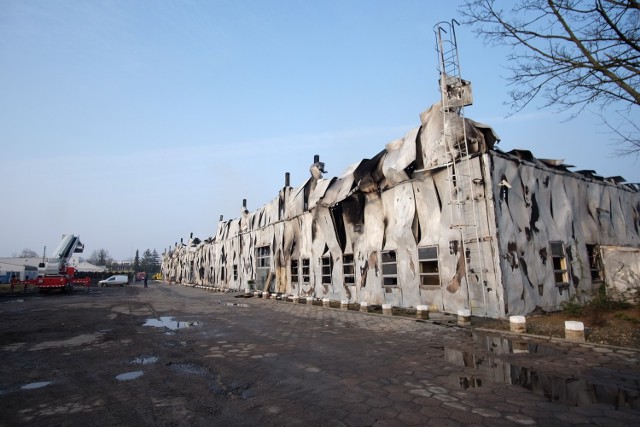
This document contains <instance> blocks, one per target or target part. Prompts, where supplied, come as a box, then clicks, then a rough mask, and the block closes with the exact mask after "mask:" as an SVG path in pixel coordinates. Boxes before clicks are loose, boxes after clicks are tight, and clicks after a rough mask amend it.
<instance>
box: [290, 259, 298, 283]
mask: <svg viewBox="0 0 640 427" xmlns="http://www.w3.org/2000/svg"><path fill="white" fill-rule="evenodd" d="M289 272H290V273H291V284H292V285H297V284H299V283H300V261H299V260H297V259H291V266H290V268H289Z"/></svg>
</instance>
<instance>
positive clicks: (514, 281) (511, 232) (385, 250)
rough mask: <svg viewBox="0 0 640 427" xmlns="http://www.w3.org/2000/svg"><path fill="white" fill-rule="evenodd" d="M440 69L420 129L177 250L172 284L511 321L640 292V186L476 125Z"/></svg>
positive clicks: (456, 82)
mask: <svg viewBox="0 0 640 427" xmlns="http://www.w3.org/2000/svg"><path fill="white" fill-rule="evenodd" d="M449 68H450V67H448V64H446V63H445V61H444V60H443V61H441V76H440V85H441V93H442V98H441V101H440V102H438V103H437V104H435V105H434V106H432V107H431V108H429V109H428V110H427V111H425V112H424V113H422V114H421V115H420V125H419V126H418V127H416V128H415V129H412V130H411V131H409V132H408V133H407V134H406V135H405V136H404V137H403V138H401V139H398V140H395V141H392V142H390V143H389V144H387V146H386V147H385V148H384V149H383V150H382V151H381V152H379V153H378V154H377V155H375V156H373V157H372V158H370V159H365V160H362V161H361V162H360V163H357V164H355V165H353V166H352V167H350V168H349V170H347V171H346V172H345V173H344V174H343V175H342V176H340V177H337V178H331V179H325V178H323V176H322V173H323V170H324V169H323V166H324V165H323V164H322V163H321V162H320V161H319V159H318V158H316V159H314V160H315V161H314V163H313V165H312V166H311V178H310V179H309V180H308V181H306V182H305V183H304V184H303V185H301V186H300V187H296V188H293V187H291V186H290V185H289V183H288V177H287V179H286V180H285V186H284V187H283V188H282V190H280V192H279V194H278V196H277V197H275V198H274V199H273V200H271V201H270V202H269V203H267V204H266V205H264V206H262V207H261V208H260V209H258V210H256V211H254V212H249V211H247V210H246V207H245V206H243V210H242V215H241V217H240V218H238V219H232V220H228V221H222V220H221V221H220V222H219V224H218V227H217V232H216V234H215V236H214V237H211V238H209V239H207V240H205V241H200V240H198V239H189V241H188V242H187V243H186V244H184V245H183V244H180V245H176V246H175V247H174V248H172V249H171V250H169V251H168V252H167V253H165V256H164V259H163V263H162V271H163V274H164V276H165V278H166V279H167V280H172V281H176V282H179V283H190V284H197V285H203V286H211V287H217V288H228V289H236V290H243V289H245V288H246V287H247V286H249V284H252V285H253V286H254V287H255V288H257V289H261V290H262V289H264V290H268V291H271V292H276V293H282V294H287V295H294V296H311V297H316V298H323V299H324V298H328V299H332V300H339V301H344V300H348V301H350V302H368V303H369V304H391V305H392V306H396V307H417V306H418V305H428V306H429V307H430V309H431V310H439V311H444V312H453V313H455V312H457V310H460V309H470V310H471V312H472V314H473V315H478V316H488V317H495V318H502V317H506V316H509V315H521V314H528V313H530V312H532V311H534V310H536V309H543V310H546V311H551V310H557V309H560V308H561V305H562V303H563V302H565V301H568V300H570V299H571V298H580V299H583V298H584V299H588V298H590V297H591V296H593V295H594V293H595V292H596V291H598V289H600V288H601V287H602V286H606V289H607V292H610V293H613V294H615V295H616V296H617V297H620V298H627V299H629V298H637V297H638V293H637V292H638V288H639V287H640V280H639V277H640V191H639V190H640V188H639V187H638V186H637V185H632V184H626V183H624V181H623V180H622V179H619V178H617V177H614V178H606V179H605V178H602V177H599V176H597V175H595V173H594V172H593V171H577V172H572V171H571V170H570V169H569V167H568V166H567V165H564V164H563V162H562V161H557V160H544V159H537V158H535V157H534V156H533V155H532V153H530V152H528V151H525V150H513V151H510V152H502V151H500V150H499V149H498V148H497V147H496V143H497V142H498V140H499V138H498V136H497V135H496V133H495V132H494V131H493V130H492V129H491V128H490V127H489V126H487V125H484V124H481V123H478V122H475V121H473V120H470V119H466V118H465V117H464V115H463V114H462V108H463V107H464V106H465V105H469V104H470V102H471V100H470V86H469V84H468V82H466V81H464V80H462V79H461V78H459V76H457V75H455V72H454V73H448V72H446V71H447V69H449Z"/></svg>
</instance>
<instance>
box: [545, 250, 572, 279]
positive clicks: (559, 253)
mask: <svg viewBox="0 0 640 427" xmlns="http://www.w3.org/2000/svg"><path fill="white" fill-rule="evenodd" d="M549 244H550V245H551V259H552V260H553V280H554V282H555V284H556V285H567V284H569V269H568V267H567V255H566V253H565V251H564V243H562V242H549Z"/></svg>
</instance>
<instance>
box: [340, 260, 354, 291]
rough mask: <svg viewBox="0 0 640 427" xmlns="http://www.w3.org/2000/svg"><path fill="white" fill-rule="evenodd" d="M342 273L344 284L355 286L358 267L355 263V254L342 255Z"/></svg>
mask: <svg viewBox="0 0 640 427" xmlns="http://www.w3.org/2000/svg"><path fill="white" fill-rule="evenodd" d="M342 275H343V276H344V284H345V285H348V286H353V285H354V284H355V283H356V268H355V264H354V263H353V254H346V255H342Z"/></svg>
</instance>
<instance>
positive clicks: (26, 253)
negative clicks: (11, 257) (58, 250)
mask: <svg viewBox="0 0 640 427" xmlns="http://www.w3.org/2000/svg"><path fill="white" fill-rule="evenodd" d="M37 256H38V254H37V253H36V251H33V250H31V249H28V248H27V249H23V250H22V252H20V253H19V254H18V258H35V257H37Z"/></svg>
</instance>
